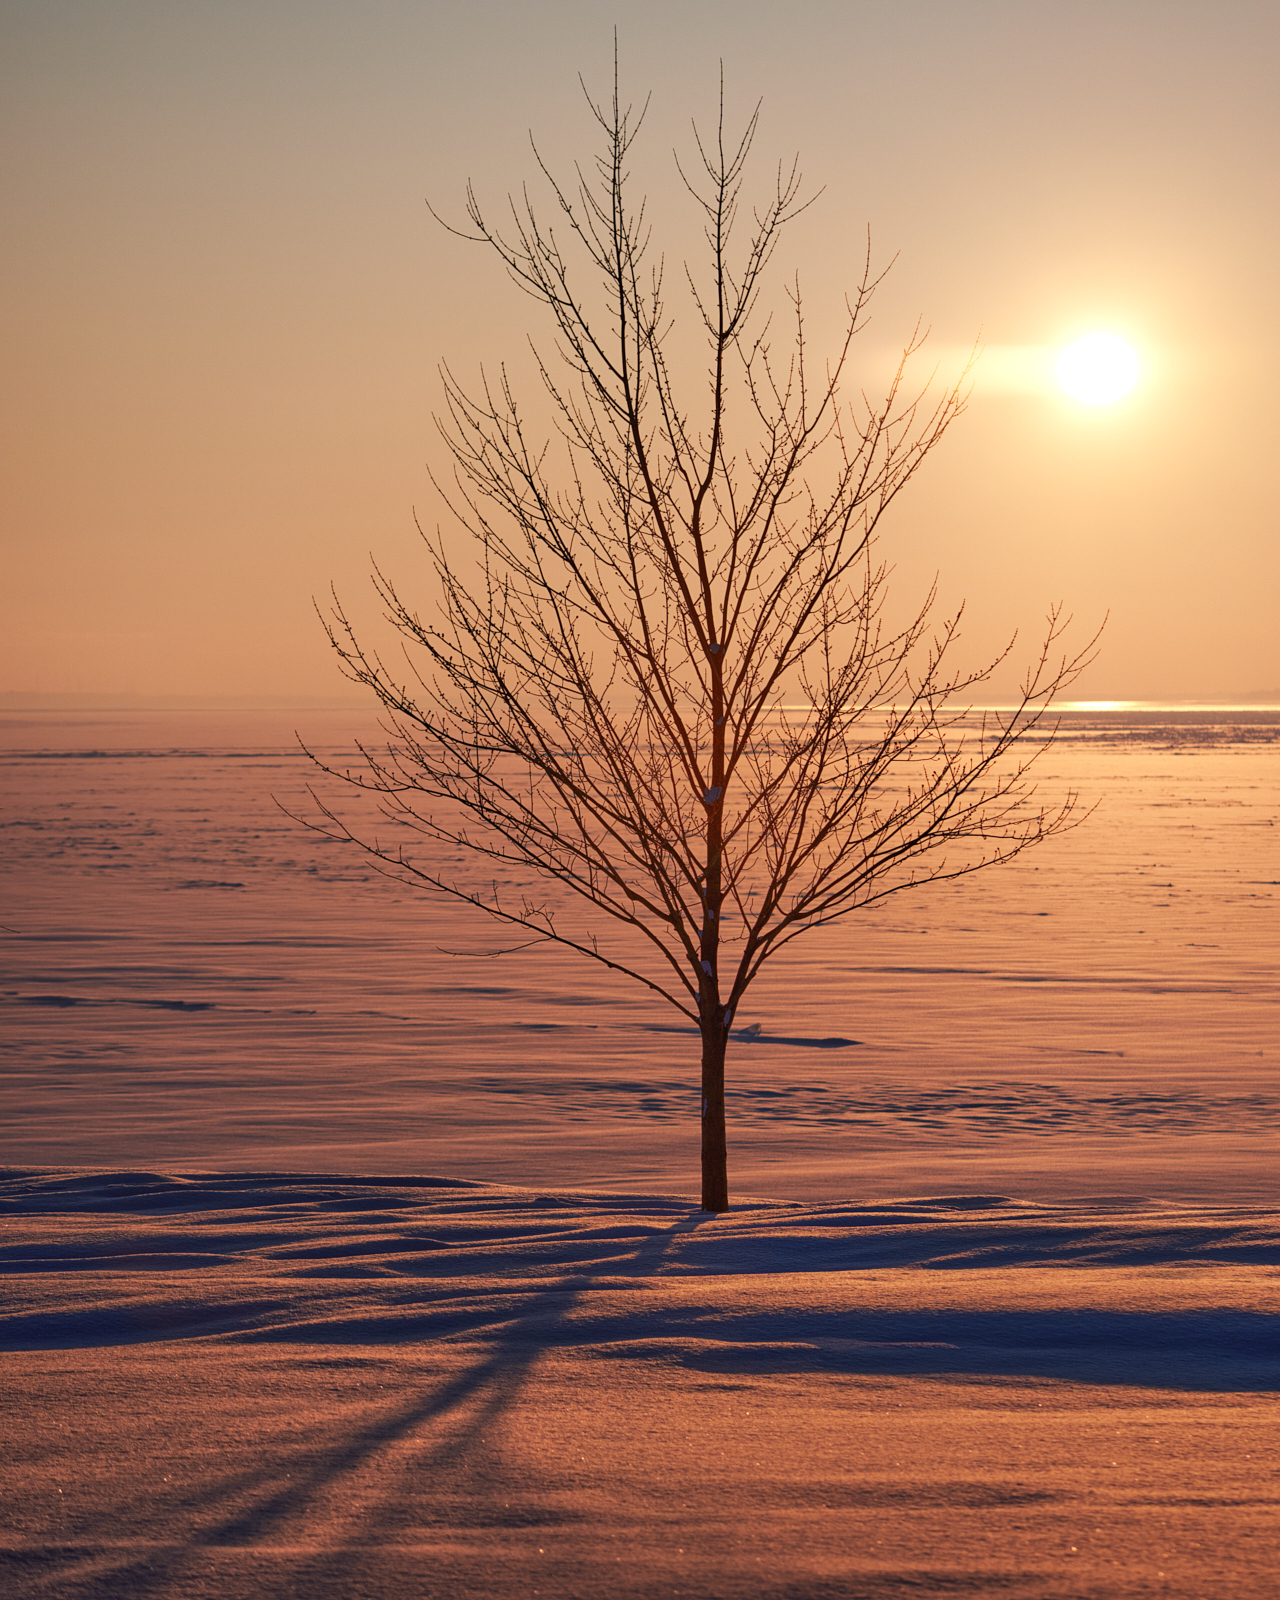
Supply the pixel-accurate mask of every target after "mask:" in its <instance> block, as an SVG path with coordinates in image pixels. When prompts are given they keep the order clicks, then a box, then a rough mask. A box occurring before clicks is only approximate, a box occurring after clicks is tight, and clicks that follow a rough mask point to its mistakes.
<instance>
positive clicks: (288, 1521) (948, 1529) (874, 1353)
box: [0, 1170, 1280, 1600]
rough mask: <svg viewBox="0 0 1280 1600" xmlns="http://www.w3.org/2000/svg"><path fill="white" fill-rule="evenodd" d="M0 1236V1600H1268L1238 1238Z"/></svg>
mask: <svg viewBox="0 0 1280 1600" xmlns="http://www.w3.org/2000/svg"><path fill="white" fill-rule="evenodd" d="M0 1215H3V1217H4V1223H5V1227H4V1236H5V1240H6V1243H5V1247H4V1250H3V1259H2V1261H0V1266H2V1268H3V1271H4V1272H5V1274H6V1293H5V1308H4V1313H3V1317H2V1318H0V1347H3V1348H4V1349H6V1351H7V1352H9V1353H8V1354H6V1356H5V1358H4V1361H5V1366H6V1369H7V1371H8V1374H9V1380H10V1384H11V1385H12V1388H11V1393H12V1394H19V1395H21V1396H22V1400H23V1403H22V1404H20V1405H17V1406H11V1408H10V1419H11V1420H10V1424H9V1429H8V1432H9V1440H8V1444H7V1467H6V1480H7V1483H6V1499H7V1502H8V1508H9V1518H8V1532H7V1533H6V1535H5V1536H4V1539H3V1546H2V1549H0V1560H3V1563H4V1568H5V1569H6V1572H5V1576H6V1584H7V1587H6V1591H5V1592H6V1593H8V1594H12V1595H14V1596H28V1595H30V1596H37V1595H52V1596H58V1597H67V1600H72V1597H74V1600H89V1597H95V1600H96V1597H108V1596H109V1597H113V1600H114V1597H117V1596H120V1597H123V1596H191V1595H200V1596H203V1595H206V1594H207V1595H215V1594H216V1595H219V1596H226V1597H231V1600H240V1597H244V1600H250V1597H252V1600H257V1597H259V1596H267V1595H278V1594H297V1595H307V1596H318V1597H322V1600H329V1597H333V1600H338V1597H340V1596H341V1597H346V1596H350V1595H356V1594H359V1595H375V1596H379V1597H383V1596H385V1597H399V1596H405V1597H408V1596H445V1597H454V1596H457V1597H463V1596H465V1597H468V1600H472V1597H474V1600H480V1597H482V1596H490V1595H492V1596H498V1597H502V1600H507V1597H512V1600H514V1597H516V1596H521V1595H527V1594H533V1593H539V1594H548V1595H558V1596H559V1595H565V1596H582V1597H584V1600H585V1597H596V1596H600V1597H604V1596H619V1597H621V1596H643V1597H646V1600H647V1597H649V1596H655V1597H656V1596H658V1595H667V1594H685V1595H701V1596H716V1597H719V1596H729V1597H739V1596H741V1597H744V1600H745V1597H748V1596H750V1597H755V1596H765V1597H773V1596H786V1597H795V1600H800V1597H802V1596H816V1597H823V1596H858V1597H861V1596H871V1597H881V1596H884V1597H888V1596H900V1595H903V1594H924V1595H935V1594H940V1595H950V1594H954V1593H962V1594H970V1595H1014V1596H1025V1597H1033V1596H1034V1597H1051V1596H1052V1597H1061V1600H1068V1597H1073V1600H1074V1597H1080V1596H1108V1597H1110V1596H1131V1595H1132V1596H1137V1595H1148V1594H1152V1595H1154V1594H1161V1595H1176V1596H1185V1597H1187V1600H1191V1597H1196V1600H1209V1597H1217V1596H1221V1597H1223V1600H1226V1597H1228V1596H1244V1597H1255V1596H1256V1597H1258V1600H1261V1597H1263V1596H1269V1595H1271V1594H1273V1593H1274V1589H1273V1587H1272V1584H1273V1579H1274V1550H1275V1542H1276V1536H1277V1534H1278V1533H1280V1514H1278V1513H1280V1492H1278V1490H1277V1485H1276V1480H1275V1459H1276V1450H1277V1446H1280V1404H1278V1403H1277V1391H1280V1340H1278V1339H1277V1315H1276V1313H1277V1309H1278V1305H1277V1299H1278V1297H1277V1273H1276V1267H1277V1264H1280V1217H1278V1216H1277V1215H1276V1214H1275V1213H1267V1212H1264V1211H1262V1210H1257V1209H1254V1210H1251V1209H1249V1208H1240V1207H1237V1208H1230V1207H1222V1208H1216V1209H1210V1208H1191V1207H1176V1206H1168V1205H1150V1206H1142V1207H1133V1206H1132V1205H1129V1206H1125V1205H1121V1204H1115V1205H1110V1206H1108V1205H1098V1204H1094V1205H1076V1206H1070V1205H1032V1204H1018V1203H1015V1202H1011V1201H1009V1200H1007V1199H1004V1198H1001V1197H997V1196H977V1195H975V1196H965V1197H954V1196H953V1197H948V1198H943V1199H938V1198H919V1199H904V1200H900V1201H896V1202H886V1203H883V1204H879V1205H866V1206H838V1205H818V1206H807V1205H802V1204H782V1205H779V1204H770V1203H767V1202H744V1203H742V1204H739V1205H737V1206H735V1207H734V1208H733V1209H732V1210H731V1211H730V1212H728V1213H725V1214H723V1215H721V1216H717V1217H714V1218H713V1217H709V1216H706V1215H704V1214H703V1213H701V1212H698V1211H696V1210H695V1209H694V1208H693V1207H692V1206H691V1205H690V1203H689V1202H688V1201H687V1200H683V1199H679V1198H674V1197H657V1196H654V1197H636V1196H619V1195H616V1194H581V1193H568V1192H564V1191H554V1190H541V1191H530V1190H517V1189H513V1188H506V1187H501V1186H496V1185H484V1184H469V1183H463V1182H457V1181H450V1180H447V1179H432V1178H422V1177H419V1178H402V1179H394V1178H392V1179H369V1178H365V1179H353V1178H351V1177H346V1176H337V1175H328V1174H278V1173H277V1174H270V1173H234V1174H226V1173H223V1174H212V1173H192V1174H181V1175H179V1174H173V1173H169V1174H148V1173H142V1172H126V1173H110V1172H89V1171H85V1170H63V1171H46V1172H39V1173H36V1172H27V1173H23V1172H15V1171H12V1170H10V1171H9V1172H8V1173H7V1174H6V1175H5V1178H4V1181H3V1183H2V1184H0ZM1064 1263H1069V1265H1064Z"/></svg>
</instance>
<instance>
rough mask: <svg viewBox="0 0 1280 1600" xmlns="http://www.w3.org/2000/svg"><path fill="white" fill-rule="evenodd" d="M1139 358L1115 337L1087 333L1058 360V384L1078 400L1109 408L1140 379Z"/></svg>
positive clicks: (1130, 347)
mask: <svg viewBox="0 0 1280 1600" xmlns="http://www.w3.org/2000/svg"><path fill="white" fill-rule="evenodd" d="M1138 365H1139V364H1138V354H1137V351H1136V350H1134V348H1133V346H1132V345H1128V344H1126V343H1125V342H1124V340H1123V339H1117V338H1116V336H1115V334H1114V333H1087V334H1085V336H1084V338H1083V339H1077V340H1076V341H1075V343H1074V344H1069V345H1068V346H1067V348H1066V349H1065V350H1064V351H1063V352H1062V354H1061V355H1060V356H1059V357H1058V364H1057V367H1056V369H1055V370H1056V372H1057V375H1058V382H1059V383H1060V384H1061V385H1062V387H1063V388H1064V389H1065V390H1066V391H1067V393H1068V394H1069V395H1071V397H1072V398H1073V399H1075V400H1082V401H1083V402H1084V403H1085V405H1088V406H1108V405H1110V404H1111V402H1112V401H1113V400H1119V399H1120V397H1121V396H1122V395H1126V394H1128V392H1129V390H1130V389H1132V388H1133V386H1134V384H1135V383H1136V382H1137V379H1138Z"/></svg>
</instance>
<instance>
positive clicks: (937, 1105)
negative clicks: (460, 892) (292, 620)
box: [0, 715, 1280, 1600]
mask: <svg viewBox="0 0 1280 1600" xmlns="http://www.w3.org/2000/svg"><path fill="white" fill-rule="evenodd" d="M163 720H164V719H158V720H157V719H152V720H151V722H150V723H147V721H146V719H145V718H142V719H139V718H137V717H134V718H132V720H131V719H130V718H129V717H128V716H124V715H122V716H121V717H119V718H117V719H115V720H114V721H113V720H112V719H110V718H104V717H98V718H96V719H95V718H93V717H86V718H84V719H80V721H79V722H78V723H77V720H76V719H74V718H64V719H63V720H62V721H61V722H60V723H58V724H57V725H54V724H53V723H51V722H49V721H48V719H46V720H45V722H44V723H43V724H41V725H40V726H39V727H38V728H37V726H36V720H33V719H28V720H27V721H26V722H25V723H23V722H22V719H21V718H13V719H10V721H11V726H10V728H9V730H8V745H9V749H8V751H7V753H5V754H3V755H0V761H3V764H4V771H5V780H6V781H5V790H4V794H5V800H4V805H5V812H4V819H3V820H4V824H5V827H4V833H3V835H2V836H0V845H2V848H3V850H4V853H5V859H4V884H5V902H4V911H3V913H0V919H2V920H3V923H4V940H5V944H4V950H5V958H6V968H5V975H4V978H3V981H2V982H0V1021H2V1022H3V1040H2V1043H3V1048H4V1062H5V1075H4V1078H3V1080H2V1081H0V1126H2V1127H3V1129H4V1135H3V1137H4V1145H3V1150H4V1157H3V1158H4V1159H5V1160H6V1161H7V1162H8V1163H10V1165H9V1166H8V1167H7V1168H6V1169H5V1170H4V1172H3V1175H2V1181H0V1218H2V1219H3V1221H2V1235H0V1237H2V1243H0V1269H2V1270H3V1274H4V1279H3V1281H4V1295H3V1302H2V1305H0V1349H3V1351H4V1354H3V1356H2V1358H0V1370H3V1373H4V1376H5V1384H6V1404H5V1424H4V1472H3V1491H2V1495H0V1498H2V1500H3V1504H4V1510H5V1517H4V1521H3V1529H2V1531H0V1591H2V1592H3V1593H4V1595H5V1597H6V1600H8V1597H9V1596H10V1595H12V1596H14V1597H15V1600H28V1597H31V1600H37V1597H39V1600H135V1597H138V1600H205V1597H206V1596H207V1597H209V1600H213V1597H217V1600H267V1597H271V1600H275V1597H277V1596H296V1597H298V1600H424V1597H430V1600H517V1597H518V1600H525V1597H527V1596H529V1595H547V1596H553V1595H554V1596H557V1597H564V1600H612V1597H617V1600H632V1597H635V1600H651V1597H652V1600H656V1597H658V1596H666V1595H671V1594H679V1595H690V1596H698V1597H703V1600H828V1597H832V1600H834V1597H840V1600H846V1597H847V1600H905V1597H911V1596H916V1597H929V1600H932V1597H935V1596H948V1597H950V1596H984V1597H985V1596H991V1597H993V1600H994V1597H1002V1600H1139V1597H1141V1600H1146V1597H1149V1596H1150V1597H1154V1596H1175V1597H1178V1600H1272V1597H1273V1596H1274V1594H1275V1592H1276V1579H1275V1552H1276V1549H1277V1547H1278V1546H1280V1537H1278V1536H1280V1514H1278V1508H1280V1490H1278V1488H1277V1482H1276V1474H1275V1463H1276V1461H1277V1459H1280V1403H1278V1391H1280V1383H1278V1381H1277V1380H1278V1378H1280V1359H1278V1352H1280V1339H1277V1337H1276V1332H1277V1299H1278V1296H1277V1289H1278V1288H1280V1275H1278V1271H1277V1269H1278V1267H1280V1206H1278V1204H1277V1194H1276V1173H1277V1162H1276V1131H1277V1126H1278V1125H1280V1092H1278V1090H1277V1085H1276V1083H1275V1078H1274V1063H1275V1054H1274V1052H1275V1048H1276V1045H1275V1041H1276V1036H1277V1030H1276V1016H1277V1013H1276V989H1275V954H1276V950H1277V948H1278V947H1280V922H1278V919H1277V907H1278V905H1280V901H1278V900H1277V887H1278V886H1277V880H1280V837H1278V835H1277V831H1276V821H1277V814H1278V810H1280V807H1278V801H1277V796H1278V795H1280V784H1278V783H1277V781H1276V780H1277V776H1278V773H1277V764H1278V756H1280V744H1277V743H1276V740H1275V735H1276V733H1277V732H1278V731H1280V729H1277V728H1276V727H1274V726H1272V725H1270V724H1267V723H1266V722H1265V721H1260V720H1255V722H1254V723H1252V724H1249V725H1248V726H1241V727H1238V728H1224V727H1220V726H1217V725H1216V724H1211V723H1210V722H1207V721H1204V720H1201V721H1199V722H1197V721H1195V720H1194V719H1192V720H1189V721H1184V723H1182V724H1179V725H1177V726H1170V727H1154V726H1153V725H1151V724H1149V723H1148V724H1146V725H1139V724H1136V723H1135V724H1134V725H1132V726H1131V725H1126V724H1124V723H1123V722H1119V721H1116V720H1115V719H1113V720H1112V721H1111V722H1110V723H1107V722H1105V720H1104V721H1101V722H1098V723H1097V724H1096V725H1095V726H1093V727H1092V728H1090V727H1088V726H1085V725H1084V724H1083V723H1081V724H1080V725H1079V726H1078V727H1077V728H1076V729H1075V731H1074V733H1073V737H1072V739H1071V740H1069V741H1068V742H1067V743H1066V744H1065V745H1063V746H1062V747H1060V749H1059V750H1057V751H1055V752H1054V755H1053V757H1052V758H1051V760H1050V762H1049V763H1047V764H1046V770H1045V774H1044V781H1045V788H1046V791H1047V794H1051V793H1052V792H1053V791H1054V790H1055V789H1056V788H1060V787H1062V786H1064V785H1074V786H1076V787H1078V788H1080V789H1081V790H1082V791H1083V792H1084V794H1085V795H1086V797H1088V798H1100V799H1102V801H1103V807H1102V810H1101V811H1100V812H1099V814H1098V816H1097V817H1095V818H1094V819H1093V820H1092V821H1091V822H1090V823H1089V824H1088V826H1087V827H1085V828H1082V829H1081V830H1079V831H1078V832H1076V833H1074V834H1072V835H1069V836H1068V837H1067V838H1065V839H1063V840H1061V841H1058V842H1057V843H1056V844H1055V845H1054V846H1052V847H1051V848H1050V849H1047V850H1045V851H1042V852H1040V853H1039V855H1038V856H1037V857H1036V858H1035V859H1034V860H1033V859H1032V858H1028V859H1027V861H1025V862H1023V863H1021V864H1019V865H1017V866H1016V867H1015V868H1013V869H1010V870H1009V871H1007V872H1004V873H1001V874H993V875H992V876H991V877H990V878H987V879H982V878H979V879H975V880H972V881H971V882H970V883H969V884H967V885H966V884H960V885H958V886H955V887H954V888H951V889H947V890H944V891H939V892H938V893H937V894H936V895H930V896H927V897H923V896H922V897H921V898H920V899H918V900H900V901H898V902H895V903H891V904H890V905H889V906H887V907H884V908H880V909H879V910H876V911H873V912H869V913H867V914H866V916H865V917H862V918H854V919H852V921H851V922H850V924H848V926H847V928H846V929H845V930H841V931H838V932H832V934H831V936H830V937H829V938H826V939H815V940H814V941H813V942H812V944H811V945H810V946H809V947H808V948H807V949H805V948H803V947H802V949H801V951H800V952H799V954H798V958H797V959H796V960H795V961H794V962H792V963H790V964H789V965H786V966H781V965H780V966H779V968H778V969H777V972H776V975H775V976H774V977H773V978H771V979H769V980H768V982H766V983H763V984H762V985H761V986H760V987H759V989H758V990H754V991H753V994H752V999H751V1004H750V1005H749V1006H748V1007H744V1010H743V1014H742V1016H741V1018H740V1022H741V1032H740V1035H739V1038H738V1039H737V1040H736V1041H735V1044H734V1047H733V1050H732V1051H731V1054H730V1063H729V1066H730V1076H731V1085H732V1088H731V1098H730V1139H731V1181H732V1184H733V1186H734V1187H733V1192H734V1194H735V1196H737V1197H739V1198H738V1200H737V1203H736V1204H735V1206H734V1207H733V1209H732V1210H731V1211H730V1212H728V1213H726V1214H724V1215H723V1216H719V1217H715V1218H710V1217H706V1216H704V1215H702V1214H701V1213H700V1212H698V1211H697V1210H696V1208H695V1205H694V1203H693V1201H692V1200H691V1198H690V1196H691V1194H693V1193H694V1191H695V1186H696V1160H697V1121H696V1096H697V1085H696V1055H697V1051H696V1041H695V1040H694V1038H693V1037H692V1036H691V1035H690V1034H689V1033H688V1032H687V1031H685V1030H684V1029H683V1028H682V1025H681V1024H680V1019H679V1018H676V1017H674V1016H672V1015H670V1014H668V1013H665V1012H663V1011H662V1010H661V1009H659V1008H655V1007H654V1006H653V1005H651V1004H650V1003H648V1002H646V1001H644V1000H642V999H639V998H637V997H636V996H635V995H633V994H631V993H630V992H629V991H627V990H625V989H623V988H621V987H619V986H618V985H617V984H616V983H615V981H614V980H612V979H610V978H609V977H608V975H607V974H598V973H595V972H593V971H592V970H590V969H585V968H582V967H577V966H572V967H571V966H568V965H566V964H564V963H562V962H560V961H558V960H557V959H555V958H554V957H548V956H547V955H546V954H545V953H539V952H536V951H534V952H522V953H521V954H519V955H517V956H512V957H509V958H504V959H503V960H501V961H485V960H482V959H478V958H476V959H458V958H455V957H453V956H450V955H446V954H443V953H442V951H447V950H452V949H458V948H464V949H469V950H472V951H476V950H479V949H483V948H484V947H485V945H486V942H487V939H488V937H489V936H488V934H487V931H486V930H485V929H484V928H483V927H477V926H476V925H474V924H468V923H467V922H466V921H465V920H464V919H462V918H460V917H458V916H456V915H454V914H453V913H451V912H448V911H446V910H442V909H441V908H439V907H432V906H431V905H429V904H427V903H425V902H423V901H421V900H419V899H416V898H414V897H412V896H409V895H407V894H406V893H405V892H404V891H403V890H401V889H399V888H398V887H396V886H394V885H388V884H387V883H385V882H383V881H381V880H379V879H377V878H376V877H375V876H374V875H373V874H371V873H370V872H369V871H368V869H367V867H366V866H365V865H364V864H363V863H362V862H360V861H359V860H358V859H357V858H354V857H351V856H349V855H346V854H344V853H342V852H340V851H338V850H336V848H335V847H330V846H323V845H321V844H319V843H318V842H317V841H315V840H314V839H313V838H312V837H310V836H308V835H306V834H300V833H299V832H298V830H297V829H296V828H295V827H294V826H293V825H292V824H289V823H287V822H286V821H285V819H283V818H282V817H281V816H280V814H279V813H278V812H277V811H275V810H274V808H273V807H272V805H271V800H270V796H271V795H272V794H273V793H275V794H278V795H280V797H281V798H282V799H286V800H289V801H296V800H297V799H298V797H299V795H300V793H301V788H302V783H303V779H304V770H303V767H302V764H301V762H300V761H299V759H298V757H297V756H296V755H294V754H291V753H290V752H289V750H288V747H287V742H286V736H287V729H284V730H275V732H274V733H273V736H272V738H271V739H267V738H265V737H264V736H263V729H262V727H258V728H257V729H256V730H255V729H248V732H247V734H246V732H245V730H244V729H240V730H239V732H238V734H237V737H236V738H232V737H230V735H229V733H228V729H227V727H225V726H223V727H221V730H220V731H219V730H218V729H214V730H213V731H214V733H217V734H218V737H214V736H213V733H211V731H210V728H211V726H212V723H211V720H210V719H209V718H206V719H204V722H203V723H202V724H201V725H200V726H196V725H195V724H194V723H193V724H192V725H191V726H189V727H188V726H185V725H184V726H181V727H180V726H178V725H177V724H176V723H173V719H170V721H169V723H165V724H164V726H161V722H163ZM214 720H216V719H214ZM19 724H20V725H19ZM144 724H145V725H144ZM170 724H172V725H170ZM33 729H34V730H35V731H34V732H33ZM2 731H3V730H0V732H2ZM330 731H331V734H332V738H331V740H330V748H332V749H337V748H339V747H340V745H341V743H342V742H343V740H344V739H346V738H347V737H348V736H349V733H350V731H351V730H349V729H347V728H345V727H343V728H338V727H337V726H336V725H335V726H334V727H333V728H332V729H331V730H330ZM312 736H314V730H312ZM460 865H462V864H460ZM513 887H515V886H513ZM757 1024H758V1027H757V1026H756V1025H757ZM759 1196H764V1197H767V1198H757V1197H759Z"/></svg>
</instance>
